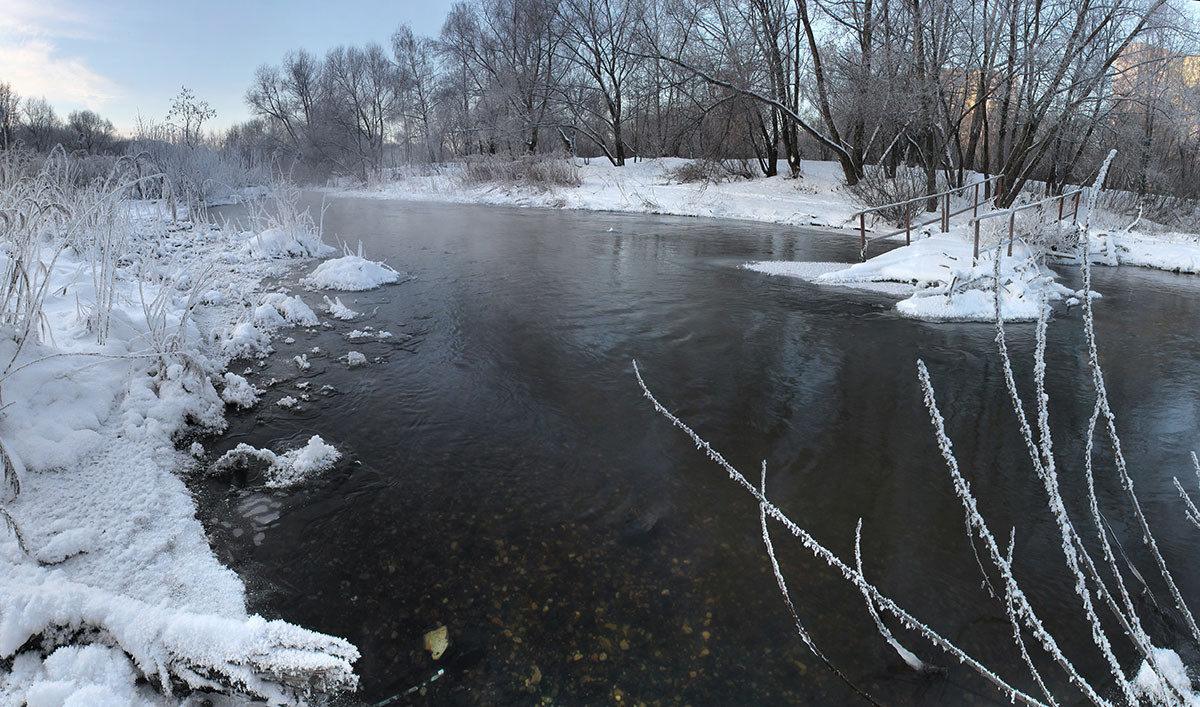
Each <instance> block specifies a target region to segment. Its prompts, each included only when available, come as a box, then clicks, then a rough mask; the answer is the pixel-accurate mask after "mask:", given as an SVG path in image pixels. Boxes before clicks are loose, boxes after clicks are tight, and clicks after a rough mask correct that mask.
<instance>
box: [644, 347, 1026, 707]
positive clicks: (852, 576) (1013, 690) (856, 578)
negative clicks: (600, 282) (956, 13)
mask: <svg viewBox="0 0 1200 707" xmlns="http://www.w3.org/2000/svg"><path fill="white" fill-rule="evenodd" d="M633 373H634V376H635V377H636V378H637V382H638V385H639V386H640V387H641V389H642V394H643V395H645V396H646V398H647V399H648V400H649V401H650V402H651V403H652V404H653V405H654V409H655V410H657V411H658V412H659V414H661V415H662V416H663V417H665V418H667V419H668V420H669V421H670V422H671V424H673V425H675V426H676V427H678V428H679V429H680V430H682V431H683V432H684V434H686V435H687V436H688V437H689V438H691V440H692V441H693V442H695V444H696V448H697V449H699V450H702V451H703V452H704V453H705V454H706V455H708V458H709V459H711V460H713V461H714V462H716V463H717V464H718V465H719V466H720V467H721V468H722V469H724V470H725V472H726V473H728V474H729V478H730V479H732V480H733V481H735V482H737V483H738V484H739V485H740V486H741V487H742V488H743V489H745V490H746V492H747V493H749V494H750V495H751V496H753V497H754V498H755V500H757V501H758V502H759V504H760V507H761V509H762V510H763V511H764V512H765V513H766V514H767V515H769V516H770V517H772V518H774V519H775V520H777V521H779V522H780V523H782V524H783V525H784V527H785V528H787V529H788V531H789V532H790V533H791V534H792V535H793V536H795V537H796V538H798V539H799V540H800V542H801V544H803V545H804V547H805V548H807V549H808V550H809V551H810V552H812V553H813V555H814V556H815V557H817V558H818V559H820V560H822V561H824V562H825V563H826V564H828V565H829V566H830V567H832V568H833V569H836V570H838V571H839V572H841V573H842V576H843V577H845V578H846V579H847V580H848V581H850V582H851V583H853V584H854V585H855V587H857V588H858V589H859V591H862V592H866V593H867V594H869V595H870V597H871V600H872V601H874V602H875V604H876V606H878V607H879V608H880V609H882V610H884V611H886V612H888V613H889V614H891V615H892V616H894V617H896V618H897V619H899V620H900V622H901V623H902V624H904V625H905V626H906V627H907V628H909V629H911V630H914V631H916V632H917V633H919V634H920V635H921V636H922V637H924V638H925V639H926V640H928V641H929V642H930V643H932V644H933V645H935V646H937V647H938V648H939V649H941V650H942V651H944V652H946V653H947V654H948V655H950V656H951V657H952V658H956V659H958V661H959V662H961V663H963V664H965V665H967V666H968V667H970V668H971V669H972V670H974V671H975V672H976V673H978V674H979V675H980V676H982V677H983V678H984V679H986V680H987V681H988V682H990V683H992V685H993V686H995V687H996V689H997V690H999V691H1000V693H1001V694H1003V695H1004V696H1006V697H1008V698H1009V699H1011V700H1013V701H1020V702H1021V703H1022V704H1027V705H1045V704H1046V703H1044V702H1042V701H1041V700H1039V699H1037V698H1036V697H1034V696H1032V695H1030V694H1028V693H1026V692H1024V691H1022V690H1020V689H1019V688H1017V687H1014V686H1013V685H1012V684H1010V683H1008V682H1007V681H1005V680H1004V679H1003V678H1001V677H1000V676H999V675H998V674H996V673H995V672H994V671H992V670H991V669H990V668H988V667H987V666H986V665H984V664H983V663H981V662H979V661H978V660H976V659H975V658H973V657H972V656H971V655H970V654H968V653H967V652H966V651H964V650H962V649H961V648H959V647H958V646H957V645H955V644H954V643H953V642H952V641H950V640H949V639H947V638H945V637H944V636H942V635H941V634H939V633H938V632H936V631H934V630H933V629H932V628H930V627H929V626H928V625H926V624H925V623H923V622H921V621H920V620H918V619H917V618H916V617H915V616H913V615H912V614H910V613H908V612H907V611H906V610H904V609H903V608H902V607H901V606H900V605H899V604H897V603H896V602H895V601H893V600H892V599H891V598H890V597H888V596H887V595H885V594H884V593H883V592H881V591H879V589H877V588H875V587H874V586H873V585H871V584H870V583H869V582H867V581H866V579H865V578H864V577H863V576H862V575H861V574H860V573H859V572H858V571H857V570H855V569H854V568H853V567H851V566H850V565H847V564H846V563H845V562H843V561H842V559H841V558H839V557H838V556H837V555H836V554H834V553H833V551H831V550H829V549H828V548H826V547H825V546H824V545H822V544H821V543H819V542H817V540H816V539H815V538H814V537H813V536H812V535H811V534H810V533H809V532H808V531H806V530H804V529H803V528H801V527H800V526H799V525H797V524H796V523H795V522H794V521H792V519H791V518H789V517H788V516H787V515H786V514H785V513H784V512H783V511H781V510H780V509H779V508H777V507H776V506H775V504H773V503H771V502H770V501H768V500H767V498H766V497H765V496H763V495H762V492H761V491H759V490H758V489H757V488H756V487H755V486H754V484H752V483H750V481H749V480H748V479H746V477H745V476H744V475H742V473H741V472H740V471H738V470H737V469H735V468H734V467H733V466H732V465H731V464H730V463H729V462H728V461H726V460H725V457H723V456H721V454H720V453H719V452H717V450H715V449H713V447H712V445H710V444H709V443H708V442H706V441H705V440H704V439H703V438H702V437H701V436H700V435H698V434H696V432H695V431H694V430H693V429H692V428H690V427H688V426H687V424H686V423H684V422H683V421H682V420H680V419H679V418H678V417H676V416H675V415H674V414H673V413H671V411H670V410H668V409H667V408H665V407H664V406H663V405H662V403H660V402H658V399H657V398H655V397H654V395H653V394H652V393H651V392H650V389H649V388H648V387H647V386H646V382H645V381H644V380H643V379H642V374H641V371H640V370H639V369H638V366H637V361H634V362H633Z"/></svg>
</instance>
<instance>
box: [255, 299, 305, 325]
mask: <svg viewBox="0 0 1200 707" xmlns="http://www.w3.org/2000/svg"><path fill="white" fill-rule="evenodd" d="M272 310H273V311H272ZM254 323H255V325H257V326H258V328H260V329H263V330H264V331H270V330H272V329H278V328H279V327H282V326H285V325H288V324H292V325H297V326H316V325H317V323H318V320H317V315H316V313H315V312H313V311H312V308H311V307H309V306H308V305H307V304H305V303H304V300H302V299H300V296H299V295H295V296H292V297H288V296H287V295H286V294H284V293H282V292H272V293H270V294H267V295H263V298H262V304H260V305H259V306H258V308H257V309H255V310H254Z"/></svg>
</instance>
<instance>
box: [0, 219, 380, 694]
mask: <svg viewBox="0 0 1200 707" xmlns="http://www.w3.org/2000/svg"><path fill="white" fill-rule="evenodd" d="M129 211H130V212H131V214H132V217H131V218H130V219H128V220H127V221H124V222H123V223H124V224H125V226H126V227H127V229H126V231H125V232H124V233H123V234H122V237H123V238H124V239H125V241H124V242H123V243H122V247H123V248H124V253H125V255H123V256H121V258H120V259H119V260H118V261H117V262H116V264H115V266H114V267H113V268H112V269H111V270H107V271H104V274H103V276H102V275H101V274H98V272H99V271H102V270H103V265H98V264H97V263H98V262H100V261H102V260H103V258H102V257H98V256H96V255H95V254H94V253H91V252H87V251H86V249H82V250H77V248H79V246H78V245H66V246H63V247H61V248H57V247H54V246H53V244H47V245H46V246H45V247H44V249H43V252H42V255H41V256H40V257H41V261H42V262H43V263H44V264H47V265H50V264H52V267H50V268H49V269H48V275H47V280H46V281H45V285H46V287H45V291H46V295H45V298H44V300H43V301H42V303H41V307H40V312H41V316H42V323H43V327H42V331H41V336H40V337H39V338H40V341H31V340H27V341H26V343H25V345H24V347H23V348H20V349H19V350H18V345H17V343H16V342H17V340H18V339H17V338H9V337H3V338H0V360H3V361H4V362H7V361H9V360H10V359H12V361H13V363H12V364H11V365H10V366H9V367H8V370H6V371H5V372H4V374H3V375H2V376H0V391H2V393H3V397H4V400H3V402H4V403H6V404H7V407H6V408H4V409H3V414H2V415H0V440H2V441H3V442H4V447H5V449H6V450H7V453H8V454H9V455H10V456H11V460H12V464H13V467H14V470H15V471H16V472H17V475H18V480H19V482H20V490H19V492H18V493H15V494H13V493H11V491H9V492H7V493H6V494H5V495H3V496H0V508H3V509H4V510H5V511H6V513H7V514H8V516H9V517H10V518H11V519H12V521H14V522H15V529H13V528H10V527H6V525H5V524H4V523H0V597H3V600H2V601H0V703H4V704H9V703H13V704H24V703H30V704H63V703H64V702H69V701H71V700H82V702H80V704H101V703H103V704H121V705H174V704H180V703H181V702H180V699H182V698H181V697H180V696H176V697H171V696H170V695H171V694H172V693H174V694H176V695H179V693H180V689H181V688H184V689H183V692H188V691H191V690H199V691H201V692H205V693H209V694H212V693H214V692H215V693H217V694H215V695H214V699H216V700H217V702H216V704H219V705H233V704H242V703H244V700H245V698H246V697H256V698H258V699H263V700H266V701H268V702H269V703H272V704H297V703H300V702H303V701H304V700H305V699H307V697H309V696H311V695H316V694H320V693H323V692H330V693H332V692H337V691H340V690H344V689H353V686H354V685H355V683H356V681H357V678H356V676H355V675H354V674H353V669H352V667H351V666H352V663H353V662H354V661H355V660H356V659H357V658H358V652H357V650H356V649H355V648H354V646H352V645H350V644H349V643H348V642H346V641H344V640H342V639H339V638H334V637H331V636H325V635H322V634H318V633H315V632H312V631H308V630H306V629H303V628H300V627H297V626H293V625H291V624H287V623H286V622H283V621H265V620H263V619H261V618H259V617H257V616H251V615H249V614H248V613H247V610H246V597H245V589H244V586H243V584H242V582H241V580H240V579H239V578H238V577H237V575H236V574H235V573H234V572H233V571H231V570H230V569H228V568H226V567H224V566H222V565H221V564H220V562H218V561H217V559H216V557H215V556H214V554H213V552H212V550H211V548H210V546H209V544H208V538H207V536H206V534H205V532H204V528H203V527H202V526H201V524H200V522H199V520H197V518H196V515H195V512H196V511H195V503H194V501H193V499H192V497H191V494H190V493H189V491H188V489H187V488H186V486H185V485H184V483H183V481H182V479H181V478H180V476H179V473H180V472H181V471H184V470H186V469H188V468H190V467H192V466H193V465H195V463H196V460H195V459H194V458H192V455H189V454H188V453H187V452H186V451H183V450H181V449H179V447H180V446H181V442H183V441H184V440H185V436H187V437H188V438H190V436H192V435H194V434H206V433H208V434H211V433H216V432H220V431H221V430H223V429H224V427H225V421H224V412H225V409H226V406H227V405H229V404H241V403H244V402H247V398H246V391H245V390H243V389H242V388H243V387H244V384H245V381H244V380H242V379H241V378H240V377H238V376H236V375H234V374H224V372H225V368H226V366H227V365H228V363H229V360H230V358H231V357H232V356H234V355H239V354H245V353H262V354H264V355H265V352H266V351H267V350H269V349H268V348H267V347H269V340H270V336H271V333H270V331H265V330H262V329H259V328H258V327H259V326H260V325H258V324H256V323H255V322H256V321H257V316H256V315H258V314H260V313H261V310H262V309H263V308H264V307H267V308H270V309H272V312H273V313H276V309H274V308H276V307H277V308H279V310H282V311H279V312H277V313H276V316H277V317H278V318H279V321H277V322H275V327H286V326H293V325H296V324H299V323H302V322H301V321H300V318H301V317H300V315H302V314H303V312H300V310H301V309H305V310H307V307H306V306H305V305H304V304H303V302H298V301H297V300H295V298H288V297H286V296H283V295H267V296H265V297H264V296H263V289H262V286H261V283H262V282H263V280H264V279H265V278H267V277H270V276H278V275H281V274H282V273H283V272H284V271H285V270H286V269H287V268H288V267H290V266H292V265H294V264H296V263H297V262H299V261H298V258H303V257H311V256H313V255H317V254H327V253H328V252H329V251H330V250H332V249H327V247H323V246H320V245H319V237H316V236H314V235H313V234H311V233H297V232H291V233H288V232H284V231H286V229H284V231H279V230H278V229H276V230H275V231H274V232H272V230H271V229H267V230H264V231H262V232H259V233H249V232H238V231H236V230H233V229H225V230H220V229H216V228H215V227H208V226H204V225H195V224H190V223H184V224H167V223H166V222H165V221H164V220H162V218H161V217H160V215H159V214H157V213H154V212H156V211H157V209H154V208H149V209H147V208H146V205H145V204H140V205H129ZM142 211H149V212H150V213H149V214H146V213H138V212H142ZM0 257H3V254H0ZM105 278H108V279H107V280H106V279H105ZM310 298H311V296H310ZM102 302H109V303H110V305H109V306H108V307H104V306H103V305H102ZM106 312H107V314H106ZM308 315H309V316H312V321H311V323H315V321H316V318H315V315H312V312H311V310H309V311H308ZM247 326H248V327H249V328H250V329H252V330H254V331H255V332H256V334H255V335H254V339H255V342H254V345H253V346H251V347H250V348H248V349H239V348H238V345H237V344H238V343H239V342H238V339H237V336H238V334H239V333H243V334H244V333H245V332H246V329H247ZM100 332H104V333H103V334H102V333H100ZM101 340H103V343H100V342H101ZM222 374H224V375H222ZM218 387H220V388H222V389H223V391H222V392H218V389H217V388H218ZM251 390H252V389H251ZM249 402H250V403H252V402H253V396H252V395H251V396H250V398H249ZM201 447H202V445H198V444H195V443H193V445H192V449H191V452H192V454H193V455H194V454H195V453H197V452H202V449H200V448H201ZM329 450H333V448H332V447H329ZM318 451H321V452H325V454H324V457H323V458H321V459H315V458H308V457H312V456H313V455H312V454H309V455H308V457H306V458H305V462H306V465H305V467H304V468H303V469H300V468H299V467H300V465H299V464H297V465H296V467H297V469H295V470H292V471H297V470H298V471H304V472H308V473H313V472H316V471H320V470H322V469H323V468H325V467H326V466H328V464H329V463H332V461H331V460H336V456H332V454H336V451H332V452H327V451H326V450H324V449H319V450H318ZM0 520H3V519H2V518H0ZM143 679H144V680H145V682H142V680H143ZM220 693H233V694H232V696H224V697H223V696H221V694H220ZM70 703H71V704H75V703H76V702H70Z"/></svg>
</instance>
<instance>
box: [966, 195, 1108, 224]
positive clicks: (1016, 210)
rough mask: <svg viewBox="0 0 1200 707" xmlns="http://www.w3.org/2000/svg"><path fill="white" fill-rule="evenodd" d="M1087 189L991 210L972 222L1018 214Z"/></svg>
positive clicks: (1065, 198) (976, 217) (974, 218)
mask: <svg viewBox="0 0 1200 707" xmlns="http://www.w3.org/2000/svg"><path fill="white" fill-rule="evenodd" d="M1085 191H1087V187H1077V188H1075V189H1073V190H1071V191H1067V192H1063V193H1062V194H1056V195H1054V196H1048V197H1046V198H1045V199H1042V200H1041V201H1034V202H1031V203H1029V204H1021V205H1020V206H1011V207H1009V208H1007V209H1001V210H999V211H989V212H988V213H986V214H983V215H982V216H975V217H973V218H972V219H971V221H970V223H972V224H974V223H976V222H978V221H986V220H988V219H990V218H996V217H997V216H1008V215H1010V214H1018V213H1020V212H1022V211H1025V210H1026V209H1035V208H1037V207H1039V206H1045V205H1046V204H1050V203H1053V202H1055V201H1065V200H1067V199H1068V198H1070V197H1072V196H1075V195H1076V194H1082V193H1083V192H1085Z"/></svg>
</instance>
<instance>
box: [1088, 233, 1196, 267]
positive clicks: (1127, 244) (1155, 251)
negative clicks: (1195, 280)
mask: <svg viewBox="0 0 1200 707" xmlns="http://www.w3.org/2000/svg"><path fill="white" fill-rule="evenodd" d="M1091 250H1092V252H1093V253H1095V254H1096V255H1097V259H1098V260H1100V262H1102V263H1104V264H1106V265H1137V266H1139V267H1144V268H1153V269H1155V270H1167V271H1170V272H1180V273H1200V237H1198V236H1195V235H1190V234H1182V233H1165V234H1156V235H1149V234H1145V233H1139V232H1123V233H1113V234H1100V235H1098V236H1094V237H1093V240H1092V246H1091Z"/></svg>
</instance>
